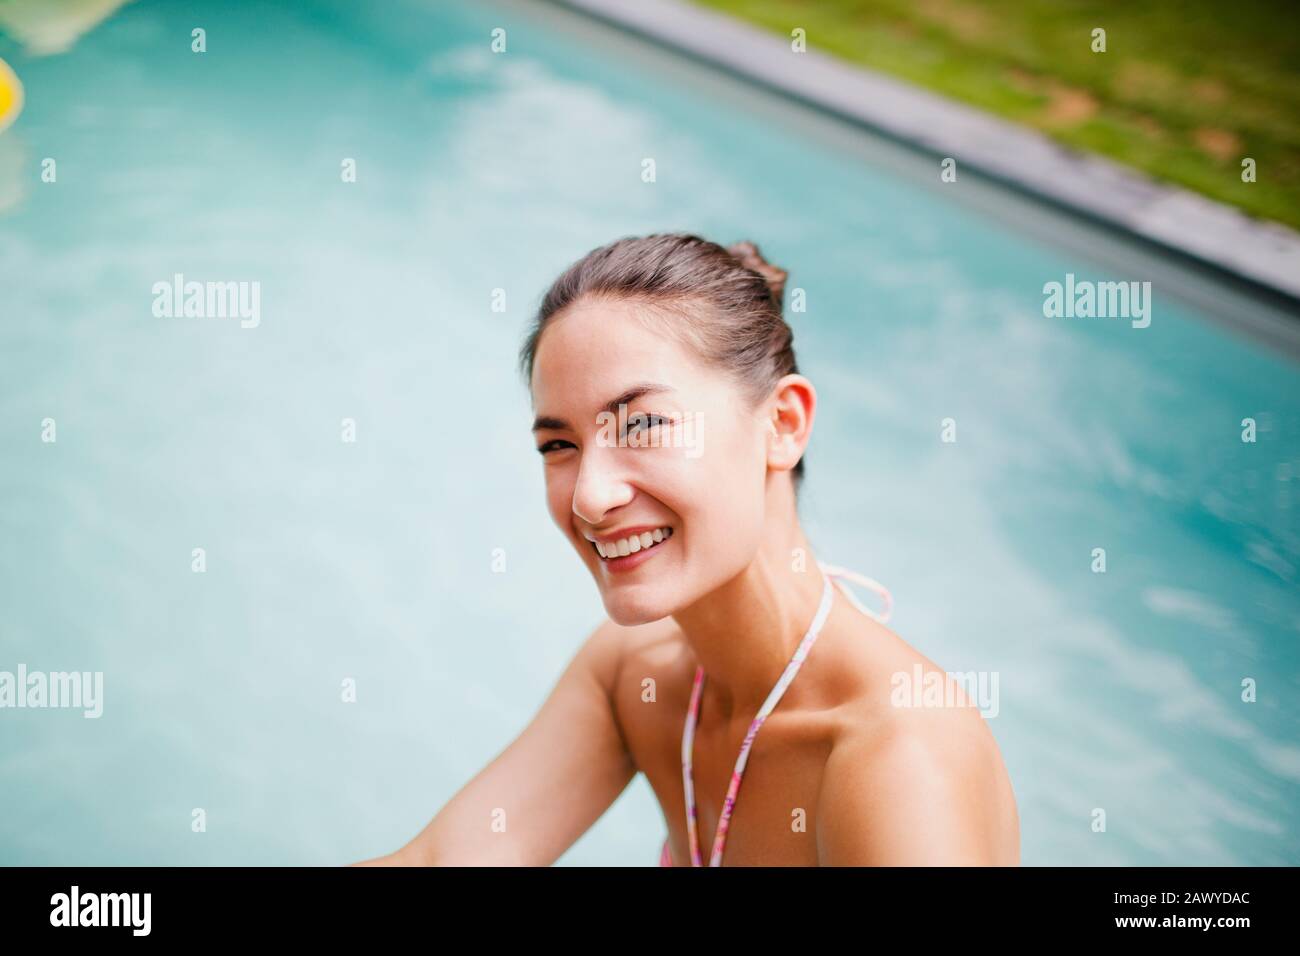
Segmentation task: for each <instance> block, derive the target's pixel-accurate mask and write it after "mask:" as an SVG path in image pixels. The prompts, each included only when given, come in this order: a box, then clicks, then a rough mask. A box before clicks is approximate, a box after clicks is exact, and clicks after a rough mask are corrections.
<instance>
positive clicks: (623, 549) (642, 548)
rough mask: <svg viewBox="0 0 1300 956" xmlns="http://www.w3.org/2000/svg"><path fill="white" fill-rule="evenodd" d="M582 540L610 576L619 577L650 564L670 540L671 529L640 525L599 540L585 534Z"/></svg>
mask: <svg viewBox="0 0 1300 956" xmlns="http://www.w3.org/2000/svg"><path fill="white" fill-rule="evenodd" d="M583 536H584V537H585V538H586V539H587V540H588V541H590V542H591V546H592V548H593V549H594V550H595V552H596V554H597V555H598V556H599V557H600V561H601V563H602V564H603V565H604V566H605V567H606V568H608V569H609V570H610V572H612V573H621V572H624V571H631V570H632V569H634V568H637V567H640V566H641V565H642V564H644V563H645V562H646V561H649V560H650V558H651V557H653V556H654V555H655V554H657V553H658V552H659V551H660V550H661V549H662V545H663V544H664V543H665V542H666V541H668V539H670V538H671V537H672V536H673V529H672V527H671V526H670V525H658V526H655V525H642V526H640V527H635V528H625V529H623V530H621V531H616V532H613V533H611V534H607V535H601V536H599V537H597V536H595V535H593V534H592V533H590V532H584V535H583Z"/></svg>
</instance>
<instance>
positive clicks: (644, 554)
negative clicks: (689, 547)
mask: <svg viewBox="0 0 1300 956" xmlns="http://www.w3.org/2000/svg"><path fill="white" fill-rule="evenodd" d="M657 527H661V528H662V527H664V526H663V525H658V526H657ZM676 537H677V532H675V531H674V532H673V533H672V535H671V536H670V537H667V538H664V539H663V540H662V541H657V542H655V543H654V545H652V546H651V547H649V548H642V549H641V550H640V551H634V552H632V553H631V554H628V555H624V556H623V557H621V558H602V557H601V556H600V554H599V553H597V554H596V560H597V561H599V562H600V563H601V565H602V566H603V567H605V568H607V569H609V571H610V573H611V574H622V573H623V572H625V571H633V570H635V569H636V568H638V567H640V566H641V565H643V564H645V563H646V562H647V561H649V560H650V559H651V558H653V557H654V556H655V554H656V553H657V552H658V551H659V549H660V548H662V547H663V546H664V545H666V544H668V542H670V541H672V540H673V539H674V538H676ZM591 550H592V551H595V550H596V545H595V544H594V543H593V544H592V546H591Z"/></svg>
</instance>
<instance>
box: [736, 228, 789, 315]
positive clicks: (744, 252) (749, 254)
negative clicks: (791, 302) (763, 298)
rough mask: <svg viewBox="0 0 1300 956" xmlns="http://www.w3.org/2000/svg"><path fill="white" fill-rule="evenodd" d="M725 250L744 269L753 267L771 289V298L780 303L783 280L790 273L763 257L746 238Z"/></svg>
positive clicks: (783, 292)
mask: <svg viewBox="0 0 1300 956" xmlns="http://www.w3.org/2000/svg"><path fill="white" fill-rule="evenodd" d="M727 251H728V252H730V253H731V254H732V255H733V256H735V257H736V259H737V260H739V262H740V264H741V265H742V266H744V267H745V268H746V269H753V270H754V271H755V272H757V273H758V274H759V275H761V276H762V277H763V279H764V280H765V281H766V282H767V287H768V288H769V289H770V290H771V291H772V298H773V299H775V300H776V303H777V305H780V304H781V301H782V296H783V295H784V294H785V280H786V279H787V278H788V277H789V275H790V273H788V272H786V271H785V270H784V269H782V268H781V267H780V266H774V265H772V263H770V262H768V261H767V260H766V259H764V258H763V254H762V253H761V252H759V251H758V246H756V245H754V244H753V243H752V242H750V241H748V240H742V241H741V242H734V243H732V244H731V245H729V246H727Z"/></svg>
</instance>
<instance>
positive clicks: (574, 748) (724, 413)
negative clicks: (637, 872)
mask: <svg viewBox="0 0 1300 956" xmlns="http://www.w3.org/2000/svg"><path fill="white" fill-rule="evenodd" d="M785 278H786V273H785V272H784V271H783V270H781V269H778V268H776V267H774V266H772V265H770V264H769V263H767V262H766V261H765V260H764V259H763V258H762V256H761V255H760V253H759V251H758V249H757V247H755V246H754V245H753V244H752V243H747V242H742V243H738V244H736V245H734V246H731V247H729V248H723V247H722V246H719V245H717V244H715V243H712V242H708V241H706V240H704V239H701V238H699V237H696V236H692V235H662V234H661V235H652V236H646V237H642V238H626V239H622V240H619V241H617V242H614V243H612V244H610V245H607V246H604V247H602V248H599V249H596V250H594V251H592V252H591V253H589V254H588V255H586V256H585V257H583V258H582V259H581V260H579V261H578V262H577V263H575V264H574V265H573V266H571V267H570V268H569V269H568V270H567V271H566V272H565V273H564V274H563V275H561V276H560V277H559V279H557V280H556V281H555V283H554V284H553V285H552V287H551V289H550V290H549V291H548V292H547V294H546V296H545V298H544V299H543V301H542V304H541V308H540V310H539V314H538V317H537V321H536V324H535V327H534V328H533V330H532V332H531V334H530V335H529V337H528V339H527V341H526V342H525V343H524V346H523V349H522V352H521V356H520V359H521V366H522V369H523V371H524V372H525V374H526V376H527V378H528V381H529V384H530V387H531V390H532V400H533V407H534V411H535V412H536V415H537V417H536V420H535V422H534V425H533V432H534V435H535V438H536V442H537V447H538V451H539V452H540V453H541V456H542V461H543V467H544V470H545V476H546V497H547V505H548V508H549V510H550V513H551V518H552V519H553V520H554V521H555V524H556V525H557V526H558V527H559V529H560V531H561V533H562V534H563V535H564V536H565V537H566V538H567V539H568V541H569V542H570V543H571V544H572V545H573V548H574V550H575V551H576V552H577V554H578V557H579V559H580V560H581V561H582V562H583V563H584V564H585V565H586V566H587V568H588V570H589V571H590V572H591V575H592V577H593V578H594V579H595V581H596V586H597V588H598V589H599V591H600V596H601V600H602V601H603V603H604V606H605V611H606V612H607V614H608V616H609V620H607V621H606V622H604V623H603V624H602V625H601V626H599V627H598V628H596V630H595V631H594V632H593V633H592V634H591V635H590V636H589V637H588V638H587V639H586V642H585V643H584V644H583V646H582V647H581V649H580V650H579V651H578V653H577V654H576V655H575V657H574V658H573V660H572V662H571V663H570V664H569V665H568V668H567V669H566V670H565V672H564V674H563V675H562V676H561V678H560V679H559V681H558V682H557V684H556V685H555V687H554V689H553V690H552V692H551V695H550V697H549V698H548V699H547V700H546V702H545V703H544V704H543V706H542V707H541V709H540V710H539V711H538V713H537V715H536V716H535V717H534V718H533V720H532V722H531V723H530V724H529V725H528V727H527V728H526V729H525V730H524V731H523V732H522V733H521V734H520V735H519V737H518V738H517V739H515V740H514V741H513V742H512V743H511V744H510V745H509V746H508V747H507V748H506V749H505V750H504V751H503V752H502V753H501V754H499V755H498V756H497V757H496V758H495V759H494V760H493V761H492V762H491V763H490V764H489V765H488V766H487V767H486V768H485V769H484V770H483V771H482V772H480V773H479V774H478V775H477V776H476V777H474V779H472V780H471V781H470V782H469V783H468V784H466V785H465V786H464V787H463V788H462V789H461V790H460V791H459V792H458V793H457V794H456V795H455V796H454V797H453V798H452V800H451V801H450V802H449V803H448V804H447V805H446V806H445V807H443V808H442V810H441V811H439V813H438V814H437V816H435V817H434V818H433V820H432V822H431V823H429V825H428V826H427V827H425V829H424V830H423V831H422V832H421V833H420V834H419V835H418V836H416V837H415V838H414V839H412V840H411V841H410V842H409V843H408V844H407V845H406V846H404V847H402V848H401V849H400V850H397V851H396V852H395V853H392V854H389V855H388V856H384V857H379V858H376V859H373V860H366V861H364V862H363V863H360V864H357V865H375V864H399V865H416V864H426V865H428V864H433V865H549V864H550V863H552V862H554V861H555V860H556V859H557V858H558V857H559V856H560V855H561V854H562V853H564V851H565V850H566V849H568V847H569V846H570V845H571V844H572V843H573V842H574V841H575V840H576V839H577V838H578V837H579V836H581V835H582V834H583V833H584V832H585V831H586V830H587V829H588V828H589V827H590V826H591V825H592V824H593V823H594V822H595V821H596V820H597V819H598V818H599V817H600V816H601V814H603V813H604V812H605V810H606V809H607V808H608V807H609V805H610V804H611V803H612V802H613V801H614V800H615V798H617V797H618V795H619V794H620V793H622V791H623V789H624V788H625V787H626V786H627V784H628V782H629V781H630V780H631V779H632V777H633V775H634V774H636V773H637V772H638V771H639V772H641V773H644V774H645V775H646V777H647V779H648V780H649V782H650V785H651V787H652V788H653V790H654V793H655V795H656V797H657V798H658V800H659V803H660V806H661V807H662V808H663V813H664V818H665V820H666V822H667V827H668V838H667V840H666V841H665V844H664V847H663V851H662V853H661V859H660V862H661V863H662V864H664V865H674V866H685V865H692V864H694V865H715V866H716V865H721V864H722V861H723V857H724V853H725V861H726V865H728V866H745V865H756V864H757V865H783V866H784V865H790V866H817V865H821V866H836V865H849V866H855V865H925V864H967V865H1018V864H1019V857H1020V839H1019V819H1018V815H1017V811H1016V804H1015V798H1014V795H1013V793H1012V789H1011V785H1010V782H1009V780H1008V778H1007V773H1006V770H1005V768H1004V767H1003V763H1002V759H1001V756H1000V753H999V751H998V747H997V744H996V743H995V742H994V740H993V736H992V734H991V733H990V732H989V730H988V728H987V727H986V726H985V724H984V719H983V718H982V717H981V716H980V713H979V711H978V710H977V709H975V708H974V707H971V706H958V707H953V706H949V707H903V706H894V705H893V704H892V703H891V701H892V700H893V699H894V698H895V695H894V693H893V692H894V691H895V690H896V688H897V687H898V686H899V682H900V681H905V680H908V679H910V678H911V677H912V675H913V674H914V673H920V672H924V673H925V674H926V675H938V676H937V677H936V678H935V679H939V680H942V679H944V675H943V672H942V670H941V669H940V668H938V667H937V666H936V665H935V664H933V663H932V662H931V661H929V660H928V659H927V658H925V657H924V656H922V655H921V654H919V653H918V652H917V651H915V650H913V649H912V648H910V647H909V646H908V645H907V644H905V643H904V642H903V641H902V639H900V638H899V637H898V636H897V635H896V634H894V633H893V632H892V631H890V630H889V629H888V628H886V627H884V626H882V624H881V623H879V622H878V621H877V620H876V619H873V616H871V615H869V614H867V613H864V612H863V609H862V608H861V605H858V604H857V602H856V601H854V600H851V599H849V598H848V593H849V592H848V591H847V589H846V591H845V593H839V592H838V591H837V590H836V588H834V587H832V586H831V576H832V575H834V576H837V577H838V576H839V575H840V574H841V573H840V572H838V569H833V568H829V567H825V568H823V566H821V565H819V563H818V562H817V561H816V560H814V558H813V557H812V548H811V546H810V545H809V543H808V540H807V538H806V537H805V536H804V533H803V531H802V530H801V528H800V526H799V517H798V513H797V508H796V491H797V488H798V485H799V482H800V480H801V478H802V475H803V470H804V468H803V453H804V450H805V448H806V447H807V445H808V442H809V439H810V438H811V436H812V426H813V420H814V417H815V414H816V410H817V393H816V391H815V389H814V388H813V385H812V383H811V382H810V381H809V380H808V379H807V378H805V377H804V376H802V375H800V374H799V373H798V370H797V368H796V366H795V357H794V350H793V335H792V333H791V331H790V328H789V326H788V325H787V324H786V323H785V321H784V319H783V318H782V298H783V289H784V282H785ZM828 572H829V573H828ZM867 583H869V582H867ZM814 647H815V651H814V650H813V648H814ZM917 665H919V667H920V668H921V671H915V670H914V668H915V667H916V666H917ZM796 675H797V678H798V679H797V680H795V679H794V678H795V676H796ZM957 694H958V699H959V702H960V703H963V704H965V703H966V699H965V698H964V696H962V695H961V694H960V691H958V692H957ZM778 702H779V704H780V706H779V707H777V706H776V704H777V703H778ZM693 705H694V706H693ZM769 713H770V716H767V714H769ZM692 715H693V716H692ZM760 728H761V731H762V732H761V734H759V733H758V730H759V729H760ZM751 748H752V752H751ZM750 757H752V760H750V759H749V758H750ZM742 779H743V781H744V788H743V797H742V795H741V793H740V789H739V784H740V781H741V780H742ZM692 806H693V807H694V808H695V810H694V815H692V812H691V809H690V808H691V807H692Z"/></svg>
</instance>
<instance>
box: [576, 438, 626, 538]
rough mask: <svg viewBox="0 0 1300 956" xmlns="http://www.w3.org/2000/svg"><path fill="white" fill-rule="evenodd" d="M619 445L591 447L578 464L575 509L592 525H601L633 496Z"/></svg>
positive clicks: (579, 515) (577, 513)
mask: <svg viewBox="0 0 1300 956" xmlns="http://www.w3.org/2000/svg"><path fill="white" fill-rule="evenodd" d="M617 452H618V449H617V448H601V447H599V446H594V447H591V448H588V449H587V450H586V452H585V453H584V454H583V456H582V462H581V463H580V464H579V465H578V480H577V482H576V483H575V484H574V486H573V513H574V514H575V515H577V516H578V517H579V518H581V519H582V520H583V521H585V522H586V523H587V524H589V525H598V524H600V523H601V522H603V521H604V520H605V515H606V514H608V513H609V512H610V511H612V510H614V509H615V508H618V507H621V506H622V505H625V504H627V503H628V502H629V501H631V500H632V496H633V494H634V492H633V490H632V486H631V485H630V484H628V482H627V480H626V479H625V478H624V477H623V475H622V474H621V473H620V471H619V466H618V461H617V459H618V455H617Z"/></svg>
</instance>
